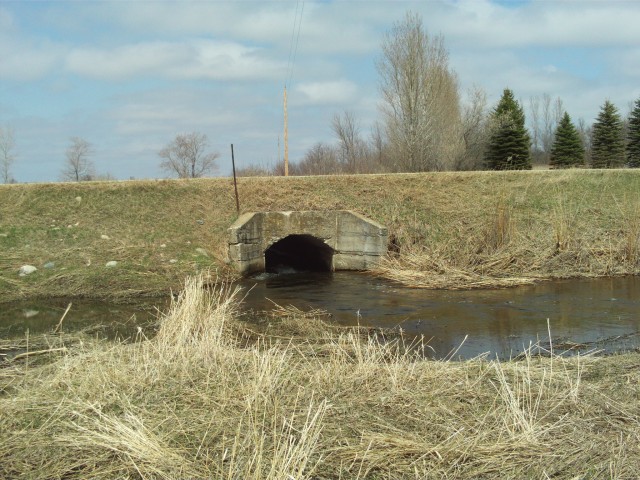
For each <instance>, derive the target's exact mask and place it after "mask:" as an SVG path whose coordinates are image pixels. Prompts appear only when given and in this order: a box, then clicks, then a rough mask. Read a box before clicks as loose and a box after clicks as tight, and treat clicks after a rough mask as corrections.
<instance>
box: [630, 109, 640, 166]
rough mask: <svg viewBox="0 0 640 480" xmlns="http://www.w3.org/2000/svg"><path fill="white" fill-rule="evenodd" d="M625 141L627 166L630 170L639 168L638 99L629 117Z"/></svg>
mask: <svg viewBox="0 0 640 480" xmlns="http://www.w3.org/2000/svg"><path fill="white" fill-rule="evenodd" d="M627 140H628V143H627V164H628V165H629V166H630V167H631V168H640V98H638V100H636V105H635V108H634V109H633V111H632V112H631V115H629V132H628V133H627Z"/></svg>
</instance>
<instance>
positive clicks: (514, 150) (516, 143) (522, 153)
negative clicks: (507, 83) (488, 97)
mask: <svg viewBox="0 0 640 480" xmlns="http://www.w3.org/2000/svg"><path fill="white" fill-rule="evenodd" d="M524 120H525V119H524V110H523V109H522V107H521V106H520V104H519V103H518V102H517V101H516V99H515V98H514V96H513V92H512V91H511V90H509V89H508V88H506V89H505V90H504V92H503V94H502V98H501V99H500V102H498V105H497V106H496V108H495V109H494V110H493V112H492V113H491V122H492V131H491V136H490V138H489V144H488V146H487V151H486V154H485V162H486V165H487V167H488V168H490V169H491V170H527V169H531V155H530V152H529V147H530V144H531V140H530V138H529V133H528V132H527V130H526V128H525V126H524Z"/></svg>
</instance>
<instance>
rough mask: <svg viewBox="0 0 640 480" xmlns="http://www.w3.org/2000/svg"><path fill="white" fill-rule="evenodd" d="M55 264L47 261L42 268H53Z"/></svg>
mask: <svg viewBox="0 0 640 480" xmlns="http://www.w3.org/2000/svg"><path fill="white" fill-rule="evenodd" d="M55 266H56V264H55V263H53V262H47V263H45V264H44V268H55Z"/></svg>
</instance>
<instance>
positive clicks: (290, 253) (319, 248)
mask: <svg viewBox="0 0 640 480" xmlns="http://www.w3.org/2000/svg"><path fill="white" fill-rule="evenodd" d="M333 253H334V250H333V248H331V247H330V246H328V245H327V244H325V243H324V242H323V241H322V240H320V239H319V238H316V237H314V236H313V235H289V236H287V237H285V238H283V239H282V240H279V241H277V242H276V243H274V244H273V245H271V246H270V247H269V248H267V249H266V250H265V252H264V261H265V271H266V272H269V273H281V272H283V271H288V270H295V271H303V272H331V271H332V270H333Z"/></svg>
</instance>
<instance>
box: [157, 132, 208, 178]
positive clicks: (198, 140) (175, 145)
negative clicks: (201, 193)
mask: <svg viewBox="0 0 640 480" xmlns="http://www.w3.org/2000/svg"><path fill="white" fill-rule="evenodd" d="M207 147H208V140H207V136H206V135H205V134H203V133H198V132H192V133H185V134H180V135H176V138H175V139H174V140H173V141H172V142H171V143H170V144H169V145H167V146H166V147H164V148H163V149H162V150H160V151H159V152H158V155H159V156H160V158H163V159H164V160H163V161H162V162H161V163H160V167H161V168H162V169H164V170H166V171H167V172H169V173H175V174H177V175H178V178H199V177H202V176H204V175H205V174H207V173H210V172H213V171H215V170H216V168H217V167H216V163H215V162H216V159H217V158H218V157H219V156H220V154H219V153H217V152H216V153H206V150H207Z"/></svg>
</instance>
